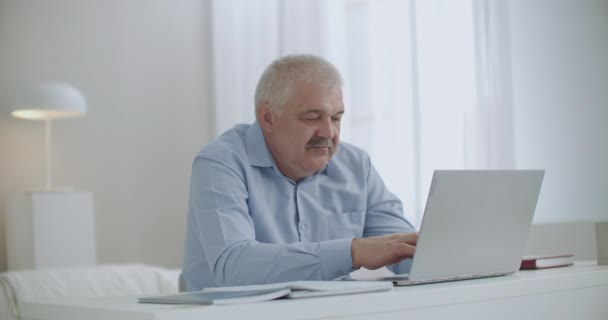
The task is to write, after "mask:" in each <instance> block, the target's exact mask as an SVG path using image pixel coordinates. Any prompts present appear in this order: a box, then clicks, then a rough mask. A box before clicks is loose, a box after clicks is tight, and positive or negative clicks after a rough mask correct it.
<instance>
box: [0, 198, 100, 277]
mask: <svg viewBox="0 0 608 320" xmlns="http://www.w3.org/2000/svg"><path fill="white" fill-rule="evenodd" d="M6 231H7V232H6V235H7V239H6V243H7V258H8V269H9V270H20V269H46V268H61V267H73V266H88V265H95V264H96V262H97V253H96V246H95V215H94V211H93V195H92V194H91V193H90V192H31V193H26V194H21V195H19V196H17V197H15V198H13V199H11V200H10V201H9V203H8V207H7V216H6Z"/></svg>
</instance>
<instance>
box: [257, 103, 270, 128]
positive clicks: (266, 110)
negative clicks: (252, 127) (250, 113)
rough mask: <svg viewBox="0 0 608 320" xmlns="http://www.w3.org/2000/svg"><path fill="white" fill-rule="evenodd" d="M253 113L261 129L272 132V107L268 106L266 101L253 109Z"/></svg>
mask: <svg viewBox="0 0 608 320" xmlns="http://www.w3.org/2000/svg"><path fill="white" fill-rule="evenodd" d="M255 113H256V118H257V119H258V122H259V123H260V127H261V128H262V130H263V131H265V132H272V130H273V127H274V121H275V113H274V111H273V110H272V108H270V106H269V105H268V103H262V104H260V105H259V106H258V108H257V109H256V110H255Z"/></svg>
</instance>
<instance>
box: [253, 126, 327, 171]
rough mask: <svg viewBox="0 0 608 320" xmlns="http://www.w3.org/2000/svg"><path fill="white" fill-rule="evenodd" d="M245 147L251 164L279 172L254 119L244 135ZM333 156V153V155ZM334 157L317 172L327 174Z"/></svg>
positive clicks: (260, 129)
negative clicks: (272, 168)
mask: <svg viewBox="0 0 608 320" xmlns="http://www.w3.org/2000/svg"><path fill="white" fill-rule="evenodd" d="M245 143H246V148H247V156H248V157H249V162H250V163H251V165H252V166H256V167H275V169H276V170H277V172H279V168H278V166H276V162H275V161H274V158H273V156H272V154H271V153H270V149H269V148H268V144H266V139H264V134H263V133H262V128H261V127H260V124H259V123H258V122H257V121H255V122H254V123H253V124H252V125H251V127H249V129H247V136H246V140H245ZM334 157H335V155H334ZM334 157H332V159H330V160H329V163H328V164H327V165H326V166H325V168H323V170H321V171H320V172H319V173H320V174H323V175H328V171H329V170H331V169H329V167H330V166H331V163H332V161H333V160H334Z"/></svg>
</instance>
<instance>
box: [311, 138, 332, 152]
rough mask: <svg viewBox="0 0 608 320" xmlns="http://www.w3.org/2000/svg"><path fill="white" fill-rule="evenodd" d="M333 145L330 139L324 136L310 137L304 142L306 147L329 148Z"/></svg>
mask: <svg viewBox="0 0 608 320" xmlns="http://www.w3.org/2000/svg"><path fill="white" fill-rule="evenodd" d="M333 147H334V143H333V142H332V141H331V140H329V139H325V138H312V139H310V141H308V143H307V144H306V149H309V148H330V149H333Z"/></svg>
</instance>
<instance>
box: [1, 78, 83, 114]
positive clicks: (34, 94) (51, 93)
mask: <svg viewBox="0 0 608 320" xmlns="http://www.w3.org/2000/svg"><path fill="white" fill-rule="evenodd" d="M86 111H87V104H86V101H85V99H84V96H83V95H82V94H81V93H80V91H78V89H76V88H74V87H73V86H71V85H68V84H65V83H51V82H49V83H36V84H32V85H29V86H27V87H25V88H23V89H22V90H20V91H18V92H17V94H16V96H15V97H14V100H13V103H12V113H11V114H12V115H13V117H15V118H22V119H29V120H53V119H63V118H75V117H79V116H82V115H84V114H85V113H86Z"/></svg>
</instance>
